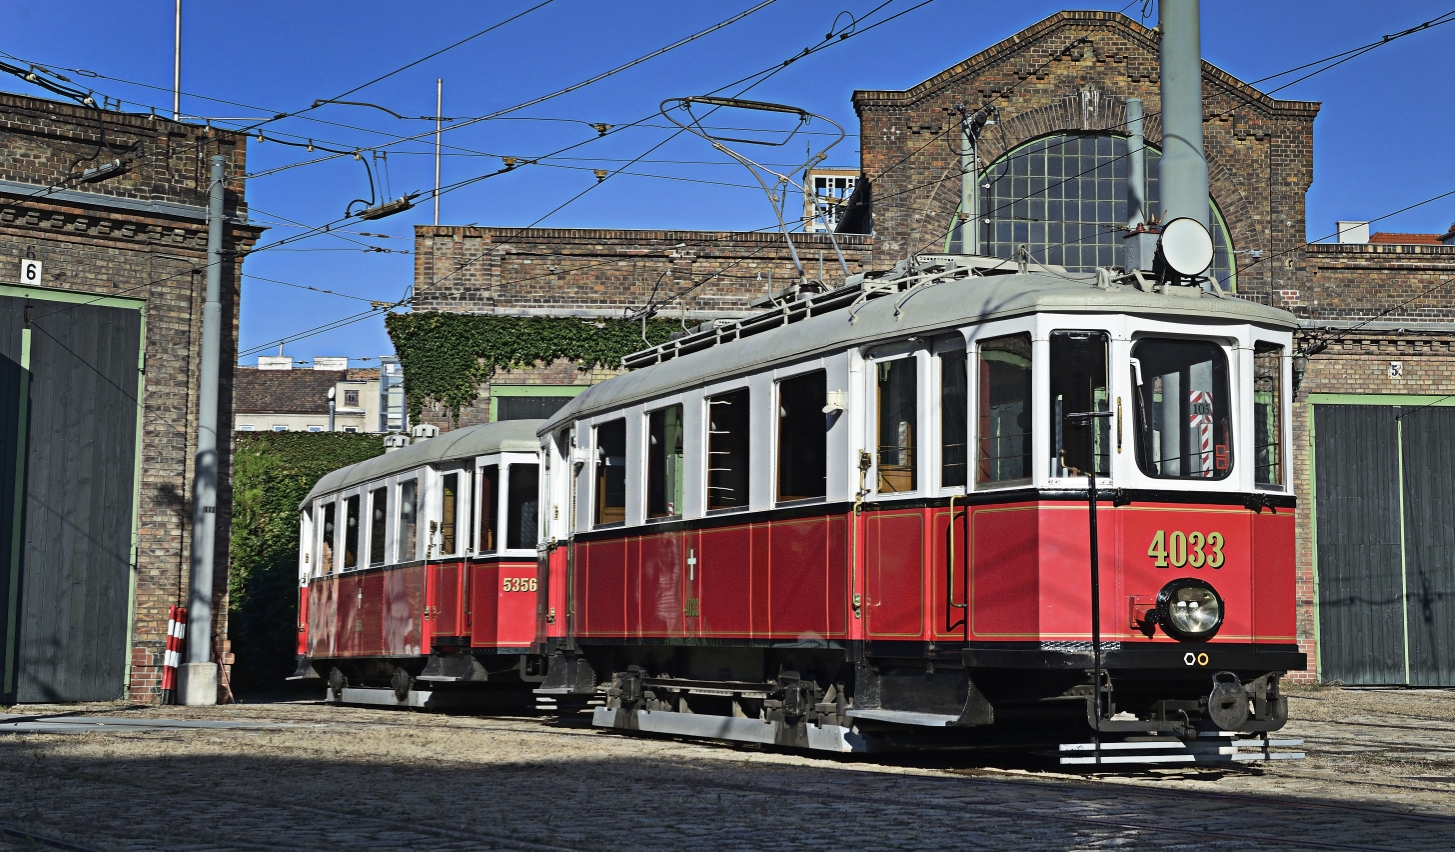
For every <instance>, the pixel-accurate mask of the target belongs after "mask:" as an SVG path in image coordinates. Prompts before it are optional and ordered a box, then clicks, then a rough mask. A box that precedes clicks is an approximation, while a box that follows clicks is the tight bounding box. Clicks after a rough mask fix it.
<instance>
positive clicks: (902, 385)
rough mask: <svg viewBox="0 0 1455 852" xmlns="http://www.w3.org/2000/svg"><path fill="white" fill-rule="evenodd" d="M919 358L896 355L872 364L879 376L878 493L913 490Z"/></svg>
mask: <svg viewBox="0 0 1455 852" xmlns="http://www.w3.org/2000/svg"><path fill="white" fill-rule="evenodd" d="M918 363H919V359H917V358H915V357H914V356H913V355H911V356H910V357H908V358H896V359H895V360H893V361H880V362H879V363H877V364H876V365H875V370H876V371H877V373H878V379H879V394H878V397H879V402H878V405H879V409H878V412H879V417H878V420H879V424H878V429H879V459H878V461H879V463H878V465H877V468H878V471H879V487H878V490H879V492H880V493H881V494H889V493H893V492H896V491H913V490H914V489H915V485H916V483H915V474H914V461H915V458H914V457H915V452H914V447H915V438H916V436H915V432H916V431H917V429H916V427H917V426H918V417H917V416H916V413H917V412H916V406H917V405H918V404H919V394H918V392H917V386H918V380H917V377H916V374H915V369H916V366H917V365H918Z"/></svg>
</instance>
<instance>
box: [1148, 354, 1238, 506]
mask: <svg viewBox="0 0 1455 852" xmlns="http://www.w3.org/2000/svg"><path fill="white" fill-rule="evenodd" d="M1132 384H1133V387H1135V388H1136V391H1135V394H1134V398H1135V400H1136V401H1135V404H1134V405H1133V406H1132V408H1133V416H1134V418H1135V421H1136V429H1135V435H1136V442H1137V465H1138V466H1139V467H1140V468H1141V469H1142V472H1143V473H1145V474H1147V475H1148V476H1154V477H1157V478H1159V479H1224V478H1226V477H1227V476H1228V474H1229V473H1231V472H1232V468H1233V432H1232V418H1231V417H1230V415H1229V411H1228V400H1229V398H1230V397H1229V393H1228V359H1227V357H1226V356H1225V355H1224V354H1223V350H1222V347H1220V346H1218V345H1217V344H1215V343H1208V342H1206V341H1197V340H1171V339H1159V338H1147V339H1143V340H1141V341H1139V342H1138V343H1137V345H1135V346H1133V347H1132Z"/></svg>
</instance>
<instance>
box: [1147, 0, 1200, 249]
mask: <svg viewBox="0 0 1455 852" xmlns="http://www.w3.org/2000/svg"><path fill="white" fill-rule="evenodd" d="M1157 7H1158V10H1159V12H1160V20H1159V24H1160V29H1161V31H1162V50H1161V73H1162V174H1161V181H1160V183H1161V189H1162V222H1163V223H1167V222H1171V221H1172V220H1173V219H1181V218H1188V219H1193V220H1195V221H1196V222H1198V223H1199V224H1201V225H1202V227H1203V228H1204V229H1205V230H1206V229H1207V228H1208V212H1209V211H1208V190H1207V159H1206V157H1205V156H1204V155H1203V150H1202V33H1201V22H1200V21H1199V13H1198V0H1161V2H1159V3H1158V4H1157Z"/></svg>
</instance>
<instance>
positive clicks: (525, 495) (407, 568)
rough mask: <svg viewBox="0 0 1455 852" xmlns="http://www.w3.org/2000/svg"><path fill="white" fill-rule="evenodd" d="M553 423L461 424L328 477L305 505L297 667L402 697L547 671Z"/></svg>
mask: <svg viewBox="0 0 1455 852" xmlns="http://www.w3.org/2000/svg"><path fill="white" fill-rule="evenodd" d="M540 424H541V421H538V420H532V421H526V420H522V421H511V422H505V423H492V424H489V425H485V426H478V427H472V428H469V429H460V430H458V431H455V432H450V433H447V434H445V435H443V436H440V437H435V438H430V439H428V440H421V441H418V442H417V443H414V444H412V445H409V446H404V447H402V448H394V449H391V450H390V451H388V452H386V453H385V454H384V455H382V456H379V457H378V458H374V459H370V460H369V461H365V462H361V463H359V464H356V465H352V466H350V467H346V468H342V469H340V470H337V471H334V472H333V473H331V474H329V475H328V476H325V477H324V478H323V479H322V480H320V481H319V483H318V484H317V485H316V486H315V487H314V489H313V491H312V492H311V493H310V494H309V495H308V498H307V499H306V500H305V501H304V503H303V506H302V523H301V526H300V544H299V554H300V555H299V564H298V576H299V596H298V612H299V619H298V621H299V623H298V655H299V670H298V673H297V674H295V675H294V677H295V678H299V679H303V678H309V677H323V678H325V679H327V681H328V684H329V694H330V697H331V698H332V699H333V700H335V701H355V702H367V703H384V704H400V705H409V704H415V705H427V704H429V699H430V698H431V697H433V696H432V695H431V694H430V693H428V692H423V691H421V690H418V689H415V688H414V686H415V684H416V681H419V682H423V683H425V684H455V683H465V684H472V685H476V684H478V685H486V684H488V685H490V686H491V687H495V686H499V685H501V684H504V685H505V686H507V687H509V686H516V687H519V686H520V684H522V683H528V682H531V681H532V680H539V679H540V678H539V675H538V674H536V667H537V666H538V664H539V661H540V657H539V656H538V655H532V653H531V652H532V650H533V648H534V646H535V640H536V635H535V634H536V599H537V597H538V589H539V583H540V580H539V577H538V576H537V573H536V538H537V523H538V522H537V517H536V516H537V512H536V506H537V503H538V499H539V496H538V495H539V479H538V478H539V465H538V463H537V458H538V456H537V454H538V450H539V446H538V443H537V439H536V436H535V432H536V428H537V427H538V426H540ZM425 436H426V434H423V433H422V434H421V435H420V436H419V437H421V438H422V437H425ZM391 437H392V438H395V439H397V438H398V437H399V436H391ZM401 443H402V442H401ZM386 685H387V687H386ZM436 703H437V702H436Z"/></svg>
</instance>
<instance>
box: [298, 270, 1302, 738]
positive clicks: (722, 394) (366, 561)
mask: <svg viewBox="0 0 1455 852" xmlns="http://www.w3.org/2000/svg"><path fill="white" fill-rule="evenodd" d="M1295 322H1296V321H1295V320H1294V319H1293V317H1292V316H1290V315H1289V314H1287V313H1285V312H1283V311H1279V310H1276V309H1272V308H1268V307H1265V306H1262V305H1258V304H1256V303H1253V302H1249V301H1245V300H1241V299H1236V298H1233V297H1228V296H1224V295H1220V294H1214V293H1210V292H1205V291H1204V290H1202V289H1201V288H1199V287H1196V286H1190V287H1189V286H1178V285H1176V284H1173V283H1167V284H1162V285H1154V284H1151V283H1149V282H1147V281H1146V280H1145V279H1143V278H1140V277H1138V276H1128V277H1127V278H1126V280H1125V282H1121V281H1119V280H1117V279H1113V278H1112V277H1111V276H1110V275H1107V274H1104V273H1103V274H1099V275H1098V274H1093V275H1079V274H1073V273H1068V272H1065V271H1063V270H1058V269H1050V270H1048V271H1047V272H1043V273H1033V272H1014V271H1006V270H1003V269H1002V268H1001V265H1000V264H999V263H997V262H995V261H992V260H989V259H986V258H979V257H971V256H957V255H945V256H934V257H921V258H917V259H916V260H915V261H914V262H913V263H905V264H901V265H900V266H899V267H896V269H895V270H893V271H890V272H887V273H882V274H877V275H875V274H870V275H867V276H855V277H854V278H851V279H850V280H849V282H848V283H847V284H846V285H845V286H843V287H841V288H839V289H836V290H832V291H829V292H826V293H821V294H816V295H808V296H803V297H791V296H790V297H785V298H784V299H783V300H782V301H781V302H780V303H779V304H777V305H775V306H773V307H771V308H769V309H767V310H764V311H762V312H760V313H758V314H755V315H753V316H751V317H749V318H747V319H744V320H740V321H735V322H730V323H723V322H717V323H709V324H708V325H705V326H703V327H700V328H698V329H696V330H694V331H693V332H691V333H689V334H687V335H685V336H682V337H680V338H679V339H677V340H674V341H671V342H670V343H667V344H664V345H662V346H659V347H656V348H653V349H649V350H646V351H643V352H640V353H637V354H636V355H633V356H631V357H630V358H629V359H628V366H630V367H632V368H633V369H632V370H631V371H630V372H628V373H626V374H624V375H622V376H619V377H617V378H614V379H610V380H608V381H606V382H603V383H601V384H599V385H596V386H594V387H592V388H590V389H589V390H587V391H586V392H584V393H582V394H581V395H580V396H578V397H576V398H575V399H574V400H573V401H572V402H571V403H569V404H568V405H567V406H566V407H565V408H563V409H562V410H561V411H560V412H559V413H558V414H557V415H556V416H554V417H553V418H552V419H550V420H549V421H514V422H505V423H495V424H489V425H485V426H477V427H472V428H468V429H462V430H459V431H456V432H451V433H447V434H446V435H443V436H440V437H437V438H433V439H430V440H426V441H422V442H418V443H415V444H413V445H412V446H408V447H405V448H403V449H398V450H395V451H393V452H389V453H387V454H385V455H384V456H381V457H379V458H377V459H373V460H370V461H368V462H364V463H362V464H358V465H354V466H352V467H349V468H345V469H343V470H340V471H336V472H335V473H333V474H330V475H329V476H328V477H326V478H325V479H324V480H323V481H321V482H320V483H319V484H318V486H317V487H316V488H315V489H314V492H313V493H312V494H311V495H310V496H309V498H308V500H307V501H306V502H305V504H304V506H303V524H302V539H301V557H300V564H299V572H300V581H301V582H300V585H301V590H300V602H299V603H300V612H301V613H302V615H301V617H300V624H299V631H300V632H299V640H298V641H299V645H298V653H299V655H300V674H302V675H312V676H320V677H324V678H326V679H327V680H328V685H329V694H330V696H331V698H332V699H333V700H336V701H369V702H376V703H388V704H399V705H415V706H428V705H430V704H431V703H439V700H440V699H442V698H447V697H448V696H449V695H450V694H452V693H450V691H449V690H448V689H442V687H447V686H449V685H462V686H466V687H469V686H474V685H484V686H486V687H487V688H493V687H498V686H501V685H504V686H506V687H512V688H514V689H516V690H517V691H520V692H523V691H524V690H525V689H526V688H527V687H534V693H535V694H536V695H537V696H540V697H543V698H545V699H546V700H555V701H558V702H560V706H565V705H567V704H570V703H571V702H576V703H577V704H578V706H580V705H584V704H585V703H587V702H594V703H596V704H597V705H598V706H597V707H596V708H595V710H594V711H593V712H594V720H595V722H596V723H597V724H599V725H605V726H610V727H616V728H624V729H632V730H643V731H658V732H664V733H673V734H678V735H690V736H702V737H710V738H716V739H728V740H741V741H749V742H761V743H776V744H783V745H794V746H804V747H811V748H823V749H829V750H833V751H852V750H865V749H877V748H906V747H912V748H950V747H969V746H977V745H997V744H999V745H1004V744H1010V743H1032V742H1038V743H1044V742H1047V741H1049V740H1052V739H1056V738H1067V737H1072V738H1077V737H1080V738H1085V736H1086V735H1088V734H1090V735H1094V736H1095V737H1097V738H1098V740H1099V741H1108V740H1111V739H1115V738H1117V737H1128V736H1130V737H1137V736H1141V735H1148V734H1153V733H1160V734H1164V735H1170V736H1175V737H1181V738H1195V737H1197V736H1198V735H1200V734H1202V735H1205V734H1209V733H1228V732H1233V733H1242V734H1257V733H1259V732H1263V733H1266V732H1269V731H1274V730H1277V729H1278V728H1280V727H1281V726H1282V725H1283V724H1284V722H1285V721H1286V718H1287V701H1286V698H1284V697H1283V696H1282V695H1281V694H1280V678H1281V677H1282V676H1283V675H1284V674H1285V673H1286V672H1288V671H1296V670H1301V669H1303V668H1304V664H1305V660H1304V655H1303V654H1301V653H1300V652H1299V651H1298V649H1297V645H1296V641H1295V624H1294V612H1295V599H1294V520H1293V507H1294V498H1293V494H1292V489H1291V485H1290V482H1289V476H1288V471H1289V469H1290V463H1291V449H1290V447H1289V443H1288V437H1287V434H1288V423H1289V418H1290V414H1291V395H1290V375H1289V357H1290V355H1289V349H1290V346H1291V345H1292V339H1291V329H1293V328H1294V327H1295ZM1089 474H1094V475H1095V481H1096V488H1097V491H1096V498H1097V499H1096V500H1095V504H1094V505H1095V507H1096V511H1095V514H1094V516H1093V515H1092V513H1091V512H1090V507H1091V505H1092V503H1091V502H1089V501H1088V496H1089V487H1090V485H1091V477H1090V476H1089ZM537 507H541V508H542V510H541V511H538V508H537ZM1093 517H1094V519H1095V520H1094V524H1095V529H1096V531H1097V535H1098V540H1099V544H1098V547H1097V553H1096V556H1097V563H1098V566H1099V567H1098V571H1097V574H1096V576H1095V578H1094V581H1093V574H1092V562H1093V560H1092V552H1091V549H1090V544H1089V542H1090V540H1091V537H1090V533H1091V530H1092V524H1093ZM1094 597H1095V598H1096V599H1097V600H1098V604H1099V605H1098V606H1097V607H1096V608H1095V609H1093V607H1092V600H1093V598H1094ZM1098 657H1099V658H1100V665H1099V666H1098V665H1097V660H1098ZM1098 671H1100V672H1101V676H1100V677H1099V678H1098V677H1097V676H1096V674H1095V673H1096V672H1098ZM1098 683H1099V684H1100V689H1099V690H1098V689H1097V684H1098ZM427 687H428V688H427ZM462 692H463V691H460V690H457V691H456V692H455V693H453V694H455V695H459V694H462Z"/></svg>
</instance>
